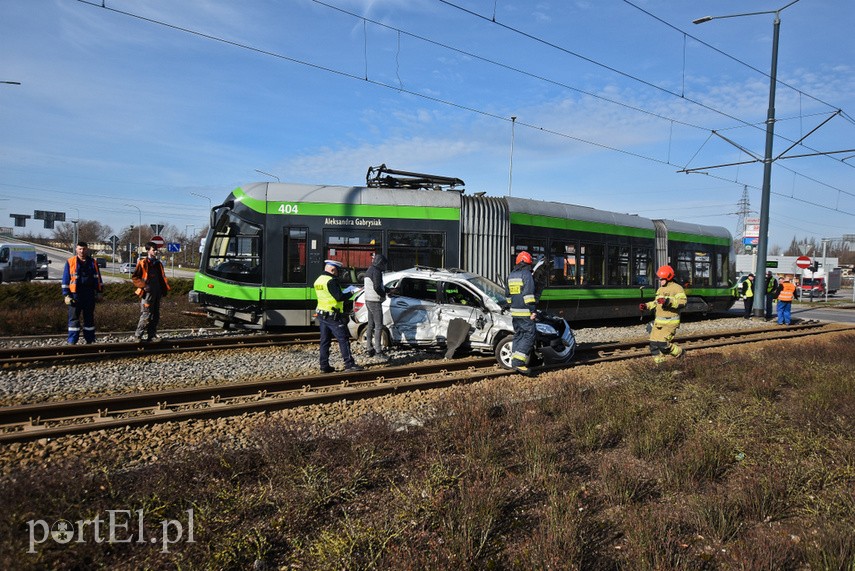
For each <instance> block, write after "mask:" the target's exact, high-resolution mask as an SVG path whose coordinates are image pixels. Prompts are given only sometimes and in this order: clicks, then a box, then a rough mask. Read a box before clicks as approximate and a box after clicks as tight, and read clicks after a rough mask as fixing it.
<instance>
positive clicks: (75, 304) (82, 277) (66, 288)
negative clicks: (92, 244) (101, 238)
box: [62, 241, 104, 345]
mask: <svg viewBox="0 0 855 571" xmlns="http://www.w3.org/2000/svg"><path fill="white" fill-rule="evenodd" d="M103 291H104V282H103V281H102V280H101V270H99V269H98V264H97V262H96V261H95V260H94V259H93V258H92V256H90V255H89V244H87V243H86V242H83V241H80V242H78V243H77V246H76V247H75V255H74V256H72V257H70V258H68V260H67V261H66V262H65V269H63V271H62V295H63V297H64V298H65V305H67V306H68V342H69V343H71V344H72V345H74V344H75V343H77V341H78V340H79V339H80V316H81V314H82V315H83V340H84V341H85V342H86V343H87V344H88V343H94V342H95V302H96V301H97V300H99V299H100V298H101V292H103Z"/></svg>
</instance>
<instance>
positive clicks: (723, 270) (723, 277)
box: [715, 254, 730, 287]
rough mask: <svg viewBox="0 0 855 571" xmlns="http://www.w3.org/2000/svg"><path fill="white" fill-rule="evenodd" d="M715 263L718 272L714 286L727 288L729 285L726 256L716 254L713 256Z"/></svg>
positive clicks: (728, 263)
mask: <svg viewBox="0 0 855 571" xmlns="http://www.w3.org/2000/svg"><path fill="white" fill-rule="evenodd" d="M715 263H716V266H715V267H716V268H718V271H717V272H716V275H717V276H718V282H717V283H716V285H717V286H718V287H727V286H729V285H730V259H729V257H728V256H727V255H726V254H716V255H715Z"/></svg>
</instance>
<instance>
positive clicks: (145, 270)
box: [136, 256, 171, 297]
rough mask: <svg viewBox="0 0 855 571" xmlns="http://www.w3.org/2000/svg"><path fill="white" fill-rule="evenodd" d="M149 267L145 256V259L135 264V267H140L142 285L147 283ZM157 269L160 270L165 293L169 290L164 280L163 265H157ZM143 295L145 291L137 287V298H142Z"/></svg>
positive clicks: (149, 263)
mask: <svg viewBox="0 0 855 571" xmlns="http://www.w3.org/2000/svg"><path fill="white" fill-rule="evenodd" d="M149 266H151V262H149V261H148V256H146V257H145V258H142V259H141V260H140V261H138V262H137V267H142V281H143V284H145V283H146V282H148V268H149ZM158 267H159V268H160V277H161V278H162V279H163V285H164V286H166V291H169V290H170V289H171V288H170V287H169V280H167V279H166V272H165V271H164V269H163V264H162V263H160V264H158ZM137 285H138V284H137ZM143 293H145V290H144V289H143V288H142V287H138V288H137V290H136V294H137V295H138V296H140V297H142V295H143Z"/></svg>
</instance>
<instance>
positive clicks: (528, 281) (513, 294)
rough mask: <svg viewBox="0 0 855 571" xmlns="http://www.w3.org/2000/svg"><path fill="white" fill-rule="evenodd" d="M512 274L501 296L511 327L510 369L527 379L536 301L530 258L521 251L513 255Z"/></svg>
mask: <svg viewBox="0 0 855 571" xmlns="http://www.w3.org/2000/svg"><path fill="white" fill-rule="evenodd" d="M515 264H516V265H515V266H514V269H513V271H512V272H511V273H510V274H508V279H507V285H506V286H505V296H506V297H507V300H508V303H509V304H510V306H511V317H512V318H513V324H514V343H513V349H514V352H513V355H511V367H513V368H514V370H515V371H518V372H520V373H522V374H524V375H531V374H532V371H531V369H530V368H529V366H528V361H529V358H530V355H529V354H530V353H531V350H532V347H534V342H535V340H536V337H537V326H536V323H535V319H537V297H536V295H535V294H536V289H535V283H534V277H532V273H531V266H532V259H531V254H529V253H528V252H526V251H522V252H520V253H519V254H517V258H516V262H515Z"/></svg>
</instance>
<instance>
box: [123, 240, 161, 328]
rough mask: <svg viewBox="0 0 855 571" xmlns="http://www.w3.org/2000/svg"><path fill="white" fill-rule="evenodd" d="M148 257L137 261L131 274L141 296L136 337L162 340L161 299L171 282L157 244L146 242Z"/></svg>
mask: <svg viewBox="0 0 855 571" xmlns="http://www.w3.org/2000/svg"><path fill="white" fill-rule="evenodd" d="M145 249H146V257H145V258H142V259H141V260H139V261H138V262H137V267H136V269H134V273H133V275H132V276H131V280H132V281H133V282H134V285H135V286H137V290H136V293H137V295H138V296H139V298H140V320H139V323H137V331H136V333H135V334H134V338H136V340H137V341H139V342H141V343H148V342H151V341H160V338H159V337H158V336H157V324H158V323H160V300H161V298H163V296H165V295H166V294H167V292H168V291H169V282H168V281H167V279H166V272H165V270H164V269H163V264H162V263H161V262H160V260H158V259H157V245H156V244H155V243H154V242H146V244H145Z"/></svg>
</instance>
